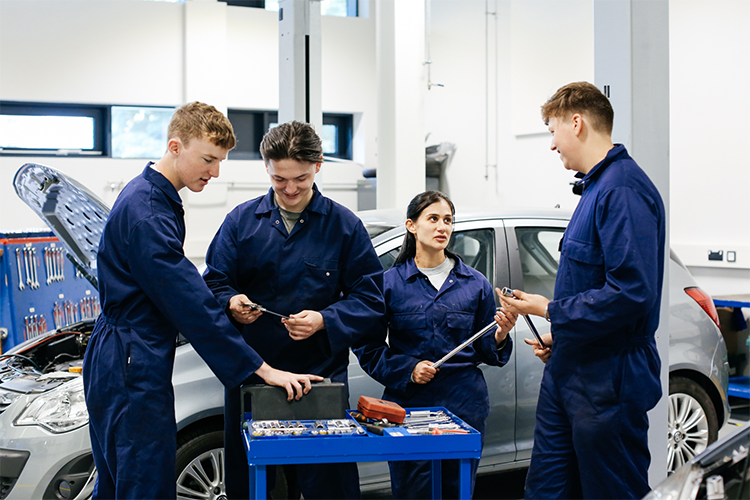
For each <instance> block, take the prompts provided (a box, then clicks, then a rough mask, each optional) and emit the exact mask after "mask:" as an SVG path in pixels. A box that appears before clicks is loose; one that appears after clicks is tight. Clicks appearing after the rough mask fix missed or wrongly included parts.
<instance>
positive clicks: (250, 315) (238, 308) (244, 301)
mask: <svg viewBox="0 0 750 500" xmlns="http://www.w3.org/2000/svg"><path fill="white" fill-rule="evenodd" d="M250 304H252V302H251V300H250V299H248V298H247V295H245V294H244V293H241V294H239V295H235V296H234V297H232V298H231V299H229V312H230V313H232V318H234V320H235V321H237V322H238V323H242V324H243V325H249V324H250V323H252V322H253V321H255V320H256V319H258V318H259V317H260V315H261V314H263V313H262V312H260V311H258V310H257V309H252V308H251V307H250Z"/></svg>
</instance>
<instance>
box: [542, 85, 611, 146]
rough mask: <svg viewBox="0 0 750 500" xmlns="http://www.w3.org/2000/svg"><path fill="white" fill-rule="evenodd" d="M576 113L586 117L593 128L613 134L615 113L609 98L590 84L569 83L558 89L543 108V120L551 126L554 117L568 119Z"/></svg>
mask: <svg viewBox="0 0 750 500" xmlns="http://www.w3.org/2000/svg"><path fill="white" fill-rule="evenodd" d="M575 113H580V114H581V115H585V116H586V117H587V118H588V119H589V122H590V124H591V127H592V128H593V129H594V130H595V131H597V132H600V133H606V134H611V133H612V124H613V122H614V118H615V112H614V110H613V109H612V104H610V102H609V99H607V96H605V95H604V94H602V92H601V91H600V90H599V89H598V88H597V87H596V86H595V85H593V84H591V83H589V82H575V83H569V84H568V85H565V86H564V87H561V88H560V89H558V91H557V92H555V95H553V96H552V97H550V98H549V100H548V101H547V102H546V103H544V105H543V106H542V119H543V120H544V124H545V125H549V119H550V118H552V117H556V118H562V119H567V118H569V117H570V116H571V115H573V114H575Z"/></svg>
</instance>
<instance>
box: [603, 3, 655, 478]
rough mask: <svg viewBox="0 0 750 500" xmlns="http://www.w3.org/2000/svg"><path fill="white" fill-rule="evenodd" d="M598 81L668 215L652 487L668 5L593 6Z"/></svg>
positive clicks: (621, 136)
mask: <svg viewBox="0 0 750 500" xmlns="http://www.w3.org/2000/svg"><path fill="white" fill-rule="evenodd" d="M594 75H595V76H594V79H595V83H596V85H597V87H599V88H600V89H602V90H603V91H604V92H605V94H608V96H609V98H610V101H611V102H612V106H613V107H614V110H615V124H614V130H613V134H612V135H613V137H612V138H613V140H614V142H615V143H618V142H619V143H622V144H624V145H625V146H626V147H627V148H628V151H629V152H630V155H631V156H632V157H633V158H634V159H635V161H636V162H637V163H638V165H640V166H641V168H643V170H644V171H645V172H646V173H647V174H648V176H649V177H650V178H651V180H652V181H653V183H654V184H655V185H656V187H657V189H658V190H659V193H660V194H661V196H662V199H663V200H664V206H665V208H666V214H667V240H666V245H665V246H666V248H665V263H666V265H665V269H664V288H663V290H662V304H661V316H660V318H661V319H660V323H659V329H658V330H657V332H656V342H657V347H658V349H659V354H660V356H661V366H662V371H661V381H662V390H663V393H664V396H663V397H662V399H661V401H659V404H658V405H657V406H656V408H654V409H653V410H651V412H650V413H649V422H650V428H649V449H650V451H651V469H650V471H649V481H650V484H651V486H652V487H653V486H655V485H657V484H658V483H659V482H661V481H662V480H663V479H664V478H665V477H666V475H667V472H666V464H667V418H668V402H669V265H668V264H669V241H670V238H669V2H668V0H648V1H645V0H594Z"/></svg>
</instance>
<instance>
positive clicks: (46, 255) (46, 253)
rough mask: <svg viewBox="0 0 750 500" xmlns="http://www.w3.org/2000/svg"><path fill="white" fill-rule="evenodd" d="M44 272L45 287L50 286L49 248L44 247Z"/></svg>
mask: <svg viewBox="0 0 750 500" xmlns="http://www.w3.org/2000/svg"><path fill="white" fill-rule="evenodd" d="M44 270H45V271H46V272H47V286H49V284H50V281H51V280H50V276H51V274H50V273H51V271H50V265H49V248H47V247H44Z"/></svg>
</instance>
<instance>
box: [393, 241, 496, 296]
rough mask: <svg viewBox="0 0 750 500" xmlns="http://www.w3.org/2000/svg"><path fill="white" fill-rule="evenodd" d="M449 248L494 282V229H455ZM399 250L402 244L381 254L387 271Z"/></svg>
mask: <svg viewBox="0 0 750 500" xmlns="http://www.w3.org/2000/svg"><path fill="white" fill-rule="evenodd" d="M448 249H449V250H450V251H452V252H453V253H456V254H458V255H459V256H460V257H461V260H463V261H464V263H465V264H466V265H468V266H471V267H473V268H474V269H476V270H477V271H479V272H480V273H482V274H483V275H484V277H485V278H487V279H488V280H489V281H490V283H492V276H493V273H494V265H495V259H494V255H495V232H494V231H493V230H492V229H474V230H471V231H455V232H454V233H453V236H452V237H451V241H450V243H449V244H448ZM399 250H401V247H400V246H399V247H396V248H394V249H393V250H391V251H389V252H386V253H384V254H382V255H381V256H380V263H381V264H383V269H384V270H385V271H387V270H388V269H390V268H391V267H392V266H393V263H394V262H395V261H396V256H398V252H399Z"/></svg>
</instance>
